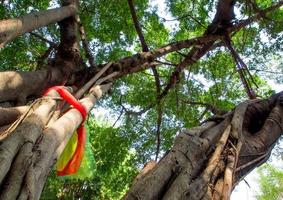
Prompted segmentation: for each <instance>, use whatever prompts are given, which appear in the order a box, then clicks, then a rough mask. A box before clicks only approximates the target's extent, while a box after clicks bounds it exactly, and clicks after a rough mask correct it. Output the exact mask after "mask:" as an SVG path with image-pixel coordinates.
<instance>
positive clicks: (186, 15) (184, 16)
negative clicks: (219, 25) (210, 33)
mask: <svg viewBox="0 0 283 200" xmlns="http://www.w3.org/2000/svg"><path fill="white" fill-rule="evenodd" d="M188 17H189V18H191V19H192V20H194V21H195V22H196V23H197V24H199V25H200V26H201V27H203V28H205V29H206V28H207V27H206V26H205V25H204V24H203V23H201V22H200V21H199V20H198V19H197V18H195V17H194V16H192V15H191V14H189V13H187V14H185V15H183V16H181V17H178V18H175V19H165V18H163V17H162V19H163V20H164V21H166V22H170V21H177V20H180V19H184V18H188Z"/></svg>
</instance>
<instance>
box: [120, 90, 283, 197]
mask: <svg viewBox="0 0 283 200" xmlns="http://www.w3.org/2000/svg"><path fill="white" fill-rule="evenodd" d="M282 116H283V92H281V93H279V94H277V95H274V96H272V97H271V98H270V99H266V100H249V101H247V102H244V103H242V104H240V105H239V106H237V107H236V109H235V110H234V111H233V112H230V113H228V114H226V115H224V116H223V120H221V121H220V122H219V121H217V122H216V121H215V122H207V124H204V125H202V126H200V127H197V128H194V129H192V130H183V131H182V133H180V134H179V135H178V136H177V137H176V139H175V142H174V146H173V147H172V149H171V150H170V151H169V152H168V153H167V154H166V155H165V156H164V157H163V158H162V159H161V160H160V161H159V163H158V164H157V165H156V166H155V167H154V168H153V169H151V170H150V171H149V172H148V173H146V174H145V175H144V173H143V174H142V175H140V176H139V177H138V178H137V179H135V181H134V184H133V185H132V187H131V188H130V190H129V192H128V193H127V195H126V196H125V197H124V199H125V200H132V199H135V200H136V199H139V200H142V199H146V200H150V199H168V200H169V199H170V200H172V199H176V200H178V199H198V200H199V199H229V198H230V194H231V192H232V189H233V188H234V187H235V184H237V182H238V181H240V180H241V179H242V178H243V177H245V176H246V175H247V174H248V173H249V172H250V171H251V170H252V169H254V168H255V167H257V166H259V165H260V164H262V163H263V162H264V161H266V160H267V159H268V157H269V155H270V151H271V150H272V148H273V146H274V144H275V142H276V141H277V139H278V138H279V137H280V136H281V134H282V132H283V117H282Z"/></svg>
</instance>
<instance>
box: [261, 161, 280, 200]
mask: <svg viewBox="0 0 283 200" xmlns="http://www.w3.org/2000/svg"><path fill="white" fill-rule="evenodd" d="M258 172H259V175H260V178H259V184H260V194H258V195H257V199H259V200H279V199H282V197H283V170H282V169H277V168H275V167H274V166H272V165H270V164H264V165H263V166H262V167H260V168H259V170H258Z"/></svg>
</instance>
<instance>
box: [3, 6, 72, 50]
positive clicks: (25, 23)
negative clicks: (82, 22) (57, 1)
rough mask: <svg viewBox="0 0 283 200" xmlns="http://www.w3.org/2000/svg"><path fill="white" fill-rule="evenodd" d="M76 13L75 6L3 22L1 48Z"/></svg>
mask: <svg viewBox="0 0 283 200" xmlns="http://www.w3.org/2000/svg"><path fill="white" fill-rule="evenodd" d="M75 13H76V8H75V7H74V6H73V5H70V6H64V7H61V8H55V9H51V10H47V11H40V12H34V13H30V14H27V15H25V16H22V17H19V18H17V19H7V20H1V21H0V48H2V47H3V46H4V45H5V44H7V43H8V42H10V41H11V40H13V39H14V38H16V37H18V36H20V35H22V34H23V33H27V32H30V31H33V30H35V29H37V28H40V27H43V26H47V25H49V24H52V23H56V22H58V21H61V20H63V19H64V18H67V17H70V16H72V15H74V14H75Z"/></svg>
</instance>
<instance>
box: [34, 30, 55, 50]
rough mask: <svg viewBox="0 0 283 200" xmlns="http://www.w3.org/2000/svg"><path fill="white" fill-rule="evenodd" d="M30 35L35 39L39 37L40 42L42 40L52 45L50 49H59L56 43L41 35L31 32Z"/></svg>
mask: <svg viewBox="0 0 283 200" xmlns="http://www.w3.org/2000/svg"><path fill="white" fill-rule="evenodd" d="M29 34H30V35H32V36H34V37H37V38H39V39H40V40H42V41H43V42H46V43H48V44H49V45H50V47H53V48H57V46H58V45H57V44H56V43H55V42H52V41H50V40H48V39H46V38H44V37H43V36H41V35H40V34H37V33H34V32H30V33H29Z"/></svg>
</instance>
